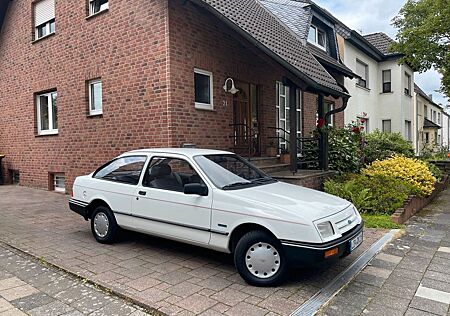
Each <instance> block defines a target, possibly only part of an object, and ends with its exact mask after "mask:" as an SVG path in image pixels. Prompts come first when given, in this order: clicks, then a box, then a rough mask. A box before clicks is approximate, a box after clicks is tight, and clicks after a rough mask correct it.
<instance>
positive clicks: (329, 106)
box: [324, 101, 334, 126]
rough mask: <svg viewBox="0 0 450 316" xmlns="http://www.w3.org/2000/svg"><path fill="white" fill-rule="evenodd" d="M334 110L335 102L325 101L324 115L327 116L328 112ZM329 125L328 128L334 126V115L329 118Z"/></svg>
mask: <svg viewBox="0 0 450 316" xmlns="http://www.w3.org/2000/svg"><path fill="white" fill-rule="evenodd" d="M332 110H334V102H332V101H325V109H324V114H327V113H328V112H330V111H332ZM327 125H328V126H334V114H333V115H331V116H328V117H327Z"/></svg>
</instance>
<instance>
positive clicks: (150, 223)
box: [132, 155, 212, 245]
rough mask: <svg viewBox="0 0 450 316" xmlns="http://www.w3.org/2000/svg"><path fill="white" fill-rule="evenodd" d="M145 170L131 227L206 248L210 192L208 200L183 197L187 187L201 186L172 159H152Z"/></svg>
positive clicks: (184, 164) (182, 163)
mask: <svg viewBox="0 0 450 316" xmlns="http://www.w3.org/2000/svg"><path fill="white" fill-rule="evenodd" d="M146 169H147V170H145V174H144V177H143V180H142V184H141V185H140V186H139V187H138V188H137V190H136V195H135V199H134V200H133V205H132V212H133V217H135V218H136V220H135V223H136V224H135V227H136V228H137V229H138V230H139V231H141V232H144V233H149V234H153V235H159V236H163V237H167V238H172V239H177V240H182V241H185V242H190V243H194V244H199V245H202V244H208V243H209V239H210V235H211V233H210V229H211V206H212V192H211V190H209V194H208V196H200V195H187V194H184V185H186V184H188V183H201V184H205V182H204V181H203V180H202V178H201V177H200V176H199V174H198V173H197V171H196V170H195V169H194V168H193V167H192V165H191V164H190V163H189V162H188V161H187V160H186V159H184V158H182V157H177V156H174V155H164V156H156V157H152V159H151V160H150V162H149V164H148V167H147V168H146ZM205 185H206V184H205Z"/></svg>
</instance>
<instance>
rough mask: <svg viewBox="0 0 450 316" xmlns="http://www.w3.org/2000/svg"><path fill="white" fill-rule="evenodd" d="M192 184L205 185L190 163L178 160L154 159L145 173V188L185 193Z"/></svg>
mask: <svg viewBox="0 0 450 316" xmlns="http://www.w3.org/2000/svg"><path fill="white" fill-rule="evenodd" d="M190 183H200V184H204V182H203V180H202V179H201V178H200V176H199V175H198V173H197V172H196V171H195V170H194V168H192V166H191V165H190V163H189V162H187V161H186V160H183V159H178V158H165V157H154V158H152V160H151V161H150V163H149V165H148V168H147V171H146V172H145V176H144V181H143V183H142V184H143V186H145V187H149V188H155V189H161V190H168V191H176V192H183V191H184V186H185V185H186V184H190Z"/></svg>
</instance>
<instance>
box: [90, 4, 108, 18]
mask: <svg viewBox="0 0 450 316" xmlns="http://www.w3.org/2000/svg"><path fill="white" fill-rule="evenodd" d="M108 9H109V3H108V0H89V15H93V14H96V13H99V12H101V11H105V10H108Z"/></svg>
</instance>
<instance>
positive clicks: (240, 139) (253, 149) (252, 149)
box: [229, 123, 259, 158]
mask: <svg viewBox="0 0 450 316" xmlns="http://www.w3.org/2000/svg"><path fill="white" fill-rule="evenodd" d="M229 126H230V127H232V128H233V135H230V136H229V138H231V139H233V148H232V150H234V151H235V152H236V151H241V150H242V152H246V153H247V155H248V156H247V157H248V158H252V157H255V156H256V154H257V152H258V148H259V144H258V142H259V140H258V137H257V136H258V129H256V128H253V127H251V126H249V125H248V124H244V123H238V124H230V125H229ZM239 130H240V132H241V133H239ZM255 142H256V143H255Z"/></svg>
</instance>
